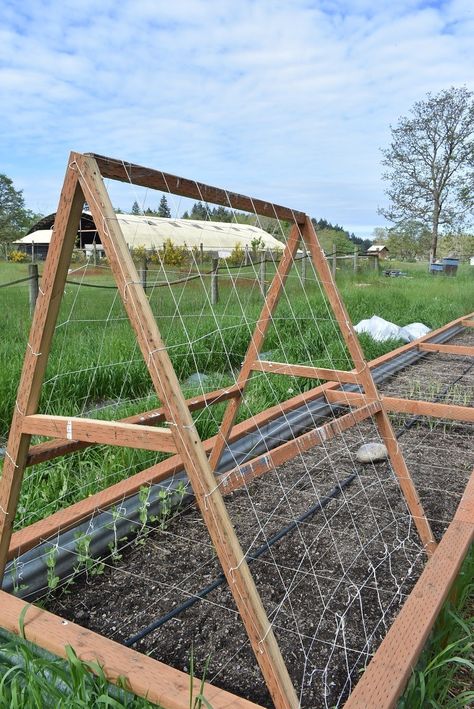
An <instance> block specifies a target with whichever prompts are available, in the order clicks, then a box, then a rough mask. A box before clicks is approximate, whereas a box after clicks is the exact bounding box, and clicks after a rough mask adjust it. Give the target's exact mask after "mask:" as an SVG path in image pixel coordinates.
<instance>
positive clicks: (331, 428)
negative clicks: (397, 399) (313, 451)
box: [221, 401, 381, 495]
mask: <svg viewBox="0 0 474 709" xmlns="http://www.w3.org/2000/svg"><path fill="white" fill-rule="evenodd" d="M380 409H381V406H380V403H379V402H377V401H373V402H372V403H370V404H367V405H366V406H362V407H361V408H360V409H355V410H354V411H351V412H350V413H348V414H344V416H341V417H339V418H337V419H334V420H333V421H329V422H328V423H325V424H324V425H323V426H318V427H317V428H314V429H312V430H311V431H308V432H307V433H304V434H303V435H302V436H299V437H298V438H295V439H293V440H292V441H288V442H287V443H283V444H282V445H281V446H278V448H274V449H273V450H271V451H269V452H268V453H265V454H264V455H261V456H258V458H254V459H253V460H251V461H249V462H248V463H245V464H244V465H241V466H240V467H238V468H235V469H234V470H231V471H230V472H229V473H226V474H225V475H223V476H222V482H221V492H222V494H224V495H226V494H227V493H229V492H232V491H233V490H237V489H238V488H240V487H242V486H243V485H246V484H247V483H249V482H250V481H251V480H253V479H254V478H257V477H260V475H263V474H264V473H266V472H268V471H269V470H273V469H274V468H276V467H278V466H279V465H282V464H283V463H286V462H287V461H288V460H291V459H292V458H295V456H297V455H298V454H300V453H304V451H307V450H309V449H310V448H314V447H315V446H318V445H321V444H322V443H325V442H326V441H330V440H331V438H334V437H335V436H337V435H338V434H340V433H342V432H343V431H346V430H347V429H348V428H352V426H355V425H356V424H357V423H359V422H360V421H364V419H367V418H369V417H371V416H374V415H375V414H376V413H377V412H378V411H380Z"/></svg>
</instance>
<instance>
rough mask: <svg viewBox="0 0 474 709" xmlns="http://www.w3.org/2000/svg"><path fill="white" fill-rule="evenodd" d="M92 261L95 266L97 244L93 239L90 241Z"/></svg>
mask: <svg viewBox="0 0 474 709" xmlns="http://www.w3.org/2000/svg"><path fill="white" fill-rule="evenodd" d="M92 262H93V264H94V266H97V244H96V243H95V239H94V241H93V242H92Z"/></svg>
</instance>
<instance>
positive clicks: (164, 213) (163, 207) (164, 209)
mask: <svg viewBox="0 0 474 709" xmlns="http://www.w3.org/2000/svg"><path fill="white" fill-rule="evenodd" d="M158 216H159V217H166V218H167V219H169V218H170V217H171V211H170V208H169V206H168V200H167V199H166V196H165V195H163V196H162V198H161V200H160V206H159V207H158Z"/></svg>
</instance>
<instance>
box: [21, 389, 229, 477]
mask: <svg viewBox="0 0 474 709" xmlns="http://www.w3.org/2000/svg"><path fill="white" fill-rule="evenodd" d="M239 392H240V388H239V387H238V386H237V385H234V386H231V387H227V388H226V389H216V390H215V391H211V392H209V393H208V394H201V395H200V396H194V397H193V398H192V399H186V405H187V407H188V409H189V410H190V411H198V410H200V409H203V408H205V407H206V406H211V405H212V404H220V403H222V402H224V401H228V399H231V398H232V397H233V396H237V395H238V394H239ZM164 421H166V415H165V412H164V410H163V409H162V408H160V409H151V410H150V411H145V412H143V413H141V414H134V415H133V416H127V417H126V418H124V419H119V422H120V423H133V424H136V425H137V426H145V425H147V426H151V425H155V424H158V423H163V422H164ZM91 445H93V444H92V443H88V442H86V441H70V440H68V439H67V438H63V439H60V440H56V441H46V442H45V443H38V444H37V445H35V446H31V448H30V449H29V451H28V458H27V461H26V465H27V466H29V465H36V464H37V463H44V462H45V461H47V460H52V459H53V458H57V457H58V456H61V455H66V454H67V453H74V452H75V451H80V450H84V449H85V448H88V447H89V446H91Z"/></svg>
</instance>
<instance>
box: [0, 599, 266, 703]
mask: <svg viewBox="0 0 474 709" xmlns="http://www.w3.org/2000/svg"><path fill="white" fill-rule="evenodd" d="M23 614H24V615H23ZM21 618H23V628H24V634H25V638H26V639H27V640H28V641H29V642H32V643H34V644H35V645H39V646H40V647H42V648H44V649H45V650H47V651H48V652H51V653H53V654H54V655H57V656H58V657H62V658H64V659H67V654H66V649H67V648H68V647H72V648H73V649H74V651H75V653H76V654H77V656H78V657H79V659H80V660H82V661H84V662H94V663H96V664H97V665H99V666H100V668H101V670H102V671H103V673H104V675H105V676H106V678H107V680H108V681H109V682H113V683H114V684H119V683H120V681H121V680H122V678H123V679H125V681H126V688H127V689H129V690H130V691H131V692H134V693H135V694H138V695H139V696H141V697H145V698H146V699H148V700H149V701H151V702H153V703H155V704H157V705H158V706H160V707H162V708H163V709H189V707H190V694H191V689H192V692H193V697H197V695H198V694H199V693H200V691H201V681H200V680H199V679H198V678H194V679H193V681H192V684H191V678H190V676H189V675H188V674H187V673H186V672H180V671H179V670H175V669H174V668H172V667H169V666H168V665H165V664H164V663H163V662H159V661H158V660H153V659H152V658H151V657H148V656H147V655H143V654H142V653H140V652H137V651H136V650H132V649H130V648H128V647H124V646H123V645H120V644H119V643H116V642H114V641H113V640H109V639H108V638H104V637H102V636H101V635H98V634H97V633H94V632H93V631H92V630H87V628H82V627H81V626H79V625H76V624H75V623H72V622H71V621H67V620H63V618H60V617H59V616H57V615H54V614H53V613H49V612H48V611H45V610H43V609H42V608H38V607H37V606H33V605H31V604H29V603H26V602H25V601H22V600H20V599H18V598H15V597H14V596H11V595H10V594H8V593H5V592H4V591H0V624H1V626H2V627H4V628H6V630H8V631H9V632H11V633H15V634H16V635H19V628H20V619H21ZM203 696H204V697H205V698H206V700H207V701H208V702H209V703H210V705H211V706H212V707H213V709H261V707H259V705H257V704H254V703H253V702H250V701H248V700H247V699H242V698H241V697H237V696H236V695H235V694H232V693H230V692H226V691H225V690H223V689H219V688H218V687H214V686H213V685H212V684H210V683H208V682H205V683H204V687H203Z"/></svg>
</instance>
